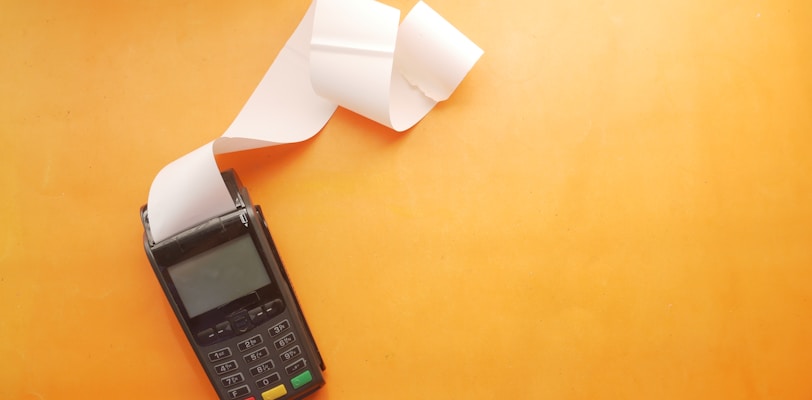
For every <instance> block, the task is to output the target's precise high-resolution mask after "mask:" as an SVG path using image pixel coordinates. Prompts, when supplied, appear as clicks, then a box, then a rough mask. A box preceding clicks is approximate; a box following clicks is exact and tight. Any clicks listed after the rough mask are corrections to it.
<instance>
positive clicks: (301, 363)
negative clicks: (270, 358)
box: [285, 358, 307, 375]
mask: <svg viewBox="0 0 812 400" xmlns="http://www.w3.org/2000/svg"><path fill="white" fill-rule="evenodd" d="M306 366H307V363H306V362H305V359H304V358H300V359H298V360H296V362H295V363H293V364H290V365H288V366H287V367H285V372H287V373H288V375H293V374H295V373H297V372H299V371H301V370H303V369H304V368H305V367H306Z"/></svg>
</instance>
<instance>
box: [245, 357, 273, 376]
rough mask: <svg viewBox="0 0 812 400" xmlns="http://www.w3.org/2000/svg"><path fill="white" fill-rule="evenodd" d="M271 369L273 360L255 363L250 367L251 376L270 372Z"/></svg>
mask: <svg viewBox="0 0 812 400" xmlns="http://www.w3.org/2000/svg"><path fill="white" fill-rule="evenodd" d="M272 369H273V361H270V360H268V361H267V362H264V363H262V364H259V365H257V366H256V367H251V370H250V371H251V376H257V375H262V374H264V373H266V372H270V371H271V370H272Z"/></svg>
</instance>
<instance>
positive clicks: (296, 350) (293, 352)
mask: <svg viewBox="0 0 812 400" xmlns="http://www.w3.org/2000/svg"><path fill="white" fill-rule="evenodd" d="M300 354H302V349H301V348H300V347H299V346H295V347H293V348H291V349H290V350H286V351H285V352H283V353H282V354H280V355H279V359H280V360H282V362H283V363H284V362H288V361H290V360H292V359H294V358H296V356H298V355H300Z"/></svg>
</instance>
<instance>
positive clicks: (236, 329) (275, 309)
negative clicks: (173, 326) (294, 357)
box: [197, 299, 290, 346]
mask: <svg viewBox="0 0 812 400" xmlns="http://www.w3.org/2000/svg"><path fill="white" fill-rule="evenodd" d="M284 309H285V304H284V303H282V300H279V299H276V300H273V301H269V302H267V303H265V304H263V305H261V306H259V307H255V308H253V309H251V310H248V312H247V313H246V312H245V311H243V312H242V313H241V314H237V315H235V316H232V317H231V321H223V322H220V323H218V324H217V325H215V326H214V328H206V329H203V330H201V331H199V332H198V333H197V339H198V342H200V344H202V345H204V346H205V345H208V344H212V343H215V342H218V341H220V340H223V339H228V338H230V337H234V335H239V334H241V333H244V332H247V331H248V330H250V329H251V328H252V327H253V326H257V325H259V324H261V323H263V322H265V321H266V320H268V319H269V318H271V317H274V316H276V315H279V313H281V312H282V311H283V310H284ZM288 328H290V322H288V320H284V321H282V322H280V323H278V324H276V325H274V327H273V328H271V329H273V331H269V333H270V334H271V336H275V335H278V334H279V333H281V332H282V331H285V330H287V329H288Z"/></svg>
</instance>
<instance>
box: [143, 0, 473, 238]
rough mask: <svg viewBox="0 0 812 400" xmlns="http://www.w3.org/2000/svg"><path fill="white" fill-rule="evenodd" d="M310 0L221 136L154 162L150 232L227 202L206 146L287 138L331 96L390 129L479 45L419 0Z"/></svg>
mask: <svg viewBox="0 0 812 400" xmlns="http://www.w3.org/2000/svg"><path fill="white" fill-rule="evenodd" d="M399 19H400V11H398V10H397V9H395V8H392V7H389V6H387V5H384V4H381V3H378V2H375V1H372V0H317V1H314V2H313V3H312V4H311V5H310V8H309V9H308V11H307V13H306V14H305V16H304V18H303V19H302V22H301V23H299V26H298V27H297V28H296V31H294V32H293V35H291V37H290V39H288V41H287V43H286V44H285V46H284V47H283V48H282V50H281V51H280V52H279V54H278V55H277V57H276V59H275V60H274V62H273V64H272V65H271V67H270V68H269V69H268V71H267V72H266V73H265V76H264V77H263V78H262V81H260V83H259V85H258V86H257V88H256V89H255V90H254V93H253V94H252V95H251V97H250V98H249V99H248V102H247V103H246V104H245V106H243V109H242V110H241V111H240V113H239V115H238V116H237V118H236V119H235V120H234V122H233V123H232V124H231V126H230V127H229V128H228V129H227V130H226V132H225V133H224V134H223V136H222V137H220V138H218V139H215V140H214V141H212V142H209V143H207V144H205V145H204V146H202V147H200V148H198V149H197V150H195V151H193V152H191V153H189V154H187V155H185V156H183V157H181V158H179V159H177V160H175V161H173V162H172V163H170V164H169V165H167V166H166V167H164V168H163V169H162V170H161V171H160V172H159V173H158V175H157V176H156V177H155V180H154V181H153V182H152V186H151V188H150V191H149V198H148V205H149V220H150V228H151V234H152V237H153V239H154V240H155V241H156V242H160V241H162V240H164V239H166V238H168V237H170V236H172V235H174V234H176V233H178V232H181V231H183V230H184V229H186V228H189V227H191V226H194V225H196V224H198V223H200V222H202V221H205V220H207V219H209V218H212V217H215V216H218V215H221V214H224V213H227V212H229V211H230V210H233V209H234V203H233V200H232V199H231V197H230V195H229V194H228V191H227V189H226V186H225V183H223V180H222V178H221V176H220V170H219V168H218V167H217V163H216V162H215V159H214V155H215V154H220V153H227V152H232V151H238V150H248V149H255V148H259V147H265V146H273V145H277V144H285V143H295V142H300V141H303V140H306V139H309V138H310V137H312V136H313V135H315V134H316V133H318V132H319V131H320V130H321V129H322V128H323V127H324V125H325V124H326V123H327V120H329V119H330V116H332V115H333V112H335V109H336V107H337V106H338V105H341V106H342V107H345V108H347V109H350V110H352V111H355V112H357V113H359V114H361V115H363V116H365V117H367V118H370V119H372V120H374V121H377V122H379V123H381V124H383V125H386V126H388V127H390V128H392V129H394V130H396V131H404V130H406V129H409V128H410V127H412V126H413V125H414V124H416V123H417V122H418V121H420V119H422V118H423V117H424V116H425V115H426V114H427V113H428V112H429V111H430V110H431V109H432V108H433V107H434V106H435V105H436V104H437V102H438V101H442V100H445V99H447V98H448V97H449V96H450V95H451V93H452V92H453V91H454V90H455V89H456V88H457V86H458V85H459V83H460V82H461V81H462V79H463V78H464V77H465V75H467V74H468V71H470V69H471V68H472V67H473V66H474V64H475V63H476V62H477V60H479V58H480V57H481V56H482V54H483V52H482V50H481V49H480V48H479V47H477V46H476V45H475V44H474V43H473V42H471V41H470V40H469V39H468V38H467V37H465V35H463V34H462V33H460V32H459V31H458V30H457V29H456V28H454V27H453V26H451V24H449V23H448V22H447V21H446V20H445V19H443V18H442V17H441V16H440V15H439V14H437V13H436V12H435V11H434V10H432V9H431V8H430V7H429V6H428V5H426V4H425V3H423V2H422V1H421V2H419V3H417V5H416V6H415V7H414V8H413V9H412V11H411V12H410V13H409V14H408V15H407V16H406V18H404V20H403V23H402V24H401V25H400V27H398V21H399Z"/></svg>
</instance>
